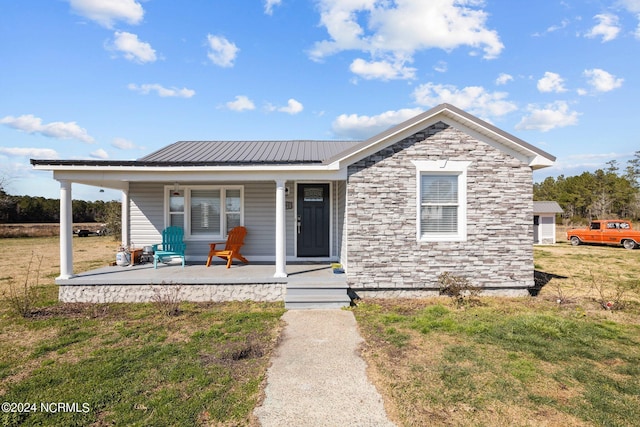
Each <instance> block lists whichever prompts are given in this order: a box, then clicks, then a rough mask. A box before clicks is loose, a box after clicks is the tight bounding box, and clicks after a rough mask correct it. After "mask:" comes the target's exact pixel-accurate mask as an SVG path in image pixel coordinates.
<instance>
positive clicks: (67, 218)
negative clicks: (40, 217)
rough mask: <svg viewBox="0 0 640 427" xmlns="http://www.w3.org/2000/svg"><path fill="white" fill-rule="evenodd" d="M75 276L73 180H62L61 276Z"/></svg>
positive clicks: (64, 277) (59, 277)
mask: <svg viewBox="0 0 640 427" xmlns="http://www.w3.org/2000/svg"><path fill="white" fill-rule="evenodd" d="M71 277H73V208H72V206H71V182H70V181H65V180H61V181H60V276H58V279H69V278H71Z"/></svg>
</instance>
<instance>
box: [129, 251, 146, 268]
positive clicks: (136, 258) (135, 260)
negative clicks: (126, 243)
mask: <svg viewBox="0 0 640 427" xmlns="http://www.w3.org/2000/svg"><path fill="white" fill-rule="evenodd" d="M143 251H144V249H142V248H136V249H129V253H130V254H131V264H129V266H133V265H135V264H140V258H141V257H142V252H143Z"/></svg>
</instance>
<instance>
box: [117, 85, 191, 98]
mask: <svg viewBox="0 0 640 427" xmlns="http://www.w3.org/2000/svg"><path fill="white" fill-rule="evenodd" d="M127 87H128V88H129V90H132V91H134V92H139V93H141V94H143V95H147V94H149V93H150V92H152V91H153V92H156V93H157V94H158V96H161V97H163V98H167V97H176V98H191V97H192V96H193V95H195V94H196V91H195V90H192V89H187V88H184V87H183V88H182V89H178V88H176V87H171V88H166V87H164V86H162V85H159V84H143V85H140V86H138V85H136V84H133V83H130V84H129V85H128V86H127Z"/></svg>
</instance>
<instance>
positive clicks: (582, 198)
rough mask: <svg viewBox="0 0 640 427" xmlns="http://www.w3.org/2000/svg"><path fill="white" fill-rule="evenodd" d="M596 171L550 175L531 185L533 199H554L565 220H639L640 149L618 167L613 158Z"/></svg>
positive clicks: (575, 221)
mask: <svg viewBox="0 0 640 427" xmlns="http://www.w3.org/2000/svg"><path fill="white" fill-rule="evenodd" d="M606 164H607V167H606V168H604V169H598V170H596V171H595V172H584V173H582V174H580V175H577V176H570V177H565V176H564V175H560V176H558V177H557V178H553V177H549V178H546V179H545V180H544V181H542V182H540V183H536V184H534V186H533V198H534V200H554V201H556V202H558V204H559V205H560V207H561V208H562V209H563V210H564V214H563V215H562V216H563V219H564V222H565V223H579V222H584V221H588V220H591V219H607V218H613V219H629V220H639V219H640V151H636V152H635V154H634V157H633V158H632V159H631V160H629V161H628V162H627V164H626V165H625V167H624V169H621V167H620V165H619V164H618V162H617V161H616V160H611V161H609V162H607V163H606Z"/></svg>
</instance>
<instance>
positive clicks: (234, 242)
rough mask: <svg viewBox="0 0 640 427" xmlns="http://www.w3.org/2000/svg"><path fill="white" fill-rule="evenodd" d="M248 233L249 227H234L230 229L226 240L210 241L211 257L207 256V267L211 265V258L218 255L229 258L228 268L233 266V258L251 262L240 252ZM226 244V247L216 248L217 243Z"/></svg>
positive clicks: (246, 262) (247, 262)
mask: <svg viewBox="0 0 640 427" xmlns="http://www.w3.org/2000/svg"><path fill="white" fill-rule="evenodd" d="M246 235H247V229H246V228H244V227H234V228H232V229H231V231H229V235H228V236H227V241H226V242H214V243H209V257H208V258H207V267H209V266H210V265H211V258H213V257H214V256H217V257H219V258H222V259H226V260H227V268H229V267H231V260H232V259H233V258H235V259H237V260H240V261H242V262H243V263H245V264H249V261H248V260H247V259H246V258H245V257H243V256H242V255H241V254H240V248H241V247H242V245H244V236H246ZM223 243H224V244H225V245H224V249H216V246H217V245H221V244H223Z"/></svg>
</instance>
